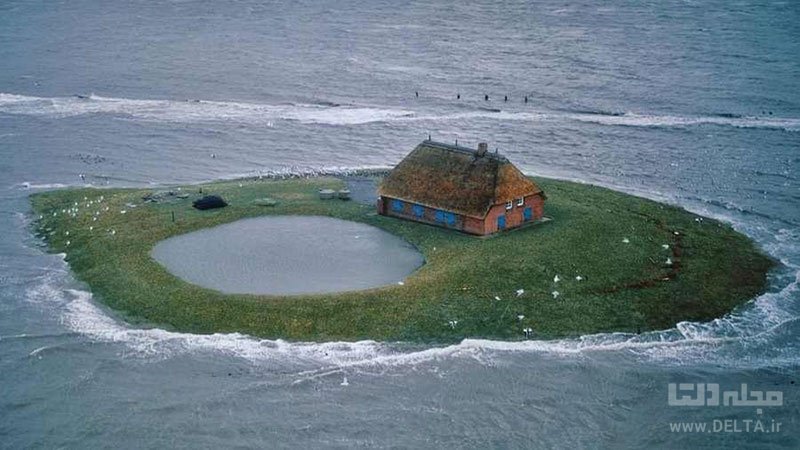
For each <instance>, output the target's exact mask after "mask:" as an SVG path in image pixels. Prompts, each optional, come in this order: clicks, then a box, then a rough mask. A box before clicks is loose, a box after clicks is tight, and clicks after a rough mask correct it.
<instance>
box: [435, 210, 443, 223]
mask: <svg viewBox="0 0 800 450" xmlns="http://www.w3.org/2000/svg"><path fill="white" fill-rule="evenodd" d="M436 221H437V222H444V211H439V210H436Z"/></svg>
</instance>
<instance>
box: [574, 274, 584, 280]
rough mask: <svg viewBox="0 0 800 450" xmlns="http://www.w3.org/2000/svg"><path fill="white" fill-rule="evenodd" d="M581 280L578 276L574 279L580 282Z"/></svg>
mask: <svg viewBox="0 0 800 450" xmlns="http://www.w3.org/2000/svg"><path fill="white" fill-rule="evenodd" d="M581 280H583V277H582V276H580V275H578V276H577V277H575V281H581Z"/></svg>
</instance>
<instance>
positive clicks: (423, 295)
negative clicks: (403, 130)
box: [31, 172, 774, 342]
mask: <svg viewBox="0 0 800 450" xmlns="http://www.w3.org/2000/svg"><path fill="white" fill-rule="evenodd" d="M382 175H385V174H382V173H380V172H375V173H366V174H361V180H362V181H363V180H364V179H367V180H370V181H369V183H373V181H375V180H377V179H379V178H380V177H381V176H382ZM536 183H537V184H538V185H539V186H540V187H541V188H542V189H543V190H544V191H546V192H547V206H546V209H545V218H546V219H548V220H543V221H538V222H537V223H536V224H531V225H529V226H524V227H520V228H518V229H515V230H512V231H506V232H503V233H497V234H494V235H491V236H488V237H480V236H472V235H468V234H464V233H461V232H458V231H454V230H449V229H446V228H442V227H436V226H432V225H429V224H425V223H419V222H414V221H408V220H400V219H397V218H393V217H387V216H384V215H379V214H377V213H376V208H375V205H374V204H371V203H369V202H358V201H344V200H339V199H336V198H334V199H321V198H320V191H321V190H331V191H334V192H338V191H344V190H345V189H347V188H348V180H347V179H346V178H345V177H334V176H319V177H309V178H302V177H298V178H291V179H268V178H263V179H262V178H260V177H257V178H248V179H241V180H234V181H222V182H216V183H209V184H202V185H191V186H180V187H178V186H176V187H173V188H171V189H170V190H161V191H154V190H152V189H95V188H75V189H64V190H57V191H49V192H40V193H35V194H33V195H31V203H32V205H33V211H34V214H35V216H34V218H35V221H34V229H35V232H36V233H37V234H38V235H40V236H41V237H42V238H43V240H44V241H45V242H46V244H47V246H48V248H49V250H50V251H52V252H57V253H63V254H64V255H65V259H66V261H67V262H68V263H69V265H70V267H71V269H72V270H73V272H74V273H75V276H76V277H77V278H78V279H79V280H80V281H82V282H84V283H86V284H87V285H88V287H89V288H90V289H91V291H92V293H93V294H94V296H95V299H96V300H98V301H101V302H103V303H105V304H106V305H108V306H109V307H111V308H112V309H113V310H115V311H116V312H118V313H119V314H120V315H121V316H122V317H123V318H124V319H125V320H127V321H128V322H130V323H133V324H136V325H138V326H160V327H167V328H169V329H173V330H179V331H185V332H192V333H217V332H241V333H247V334H249V335H253V336H259V337H266V338H283V339H289V340H303V341H327V340H360V339H376V340H390V341H410V342H453V341H457V340H460V339H463V338H467V337H471V338H477V337H482V338H493V339H510V340H517V339H525V338H537V339H548V338H557V337H564V336H575V335H582V334H587V333H597V332H613V331H618V332H629V333H637V332H644V331H647V330H653V329H665V328H669V327H672V326H674V325H675V324H676V323H678V322H680V321H685V320H692V321H702V320H710V319H714V318H717V317H720V316H722V315H724V314H726V313H728V312H729V311H731V310H732V309H733V308H735V307H736V306H738V305H741V304H742V303H744V302H747V301H748V300H750V299H752V298H754V297H755V296H756V295H758V294H759V293H761V292H763V291H764V289H765V286H766V279H767V272H768V271H769V269H770V268H771V267H772V266H773V265H774V261H773V260H772V259H770V258H769V257H768V256H766V255H765V254H764V253H763V252H761V251H760V250H759V249H758V248H757V247H756V246H755V245H754V244H753V242H752V241H750V240H749V239H748V238H747V237H745V236H744V235H742V234H740V233H738V232H736V231H734V230H733V229H732V228H731V227H730V226H728V225H726V224H724V223H721V222H718V221H716V220H712V219H708V218H704V217H701V216H698V215H695V214H692V213H689V212H687V211H685V210H683V209H681V208H678V207H675V206H670V205H666V204H661V203H657V202H654V201H650V200H646V199H643V198H639V197H635V196H631V195H627V194H622V193H619V192H615V191H612V190H609V189H605V188H601V187H596V186H592V185H586V184H578V183H573V182H567V181H558V180H552V179H545V178H538V177H537V179H536ZM372 185H373V186H374V183H373V184H372ZM351 189H353V188H352V186H351ZM353 190H355V189H353ZM208 193H213V194H215V195H219V196H220V197H222V198H224V199H225V201H226V202H227V203H228V206H226V207H223V208H218V209H210V210H198V209H196V208H193V207H192V201H193V200H197V199H200V198H201V197H203V196H204V195H205V194H208ZM265 199H267V200H265ZM264 216H275V217H278V216H322V217H329V218H334V219H340V220H344V221H351V222H358V223H362V224H365V225H369V226H372V227H377V228H379V229H381V230H383V231H385V232H388V233H391V234H393V235H395V236H397V237H399V238H401V239H403V240H404V241H405V242H407V243H409V244H410V245H411V246H413V247H414V248H415V249H416V250H417V251H418V252H420V253H421V255H422V257H423V258H424V264H423V265H421V266H420V267H419V268H418V269H416V270H415V271H413V273H411V274H410V275H409V276H407V277H405V278H404V279H401V280H396V282H392V283H391V284H388V285H384V286H381V287H374V288H370V289H364V290H356V291H346V292H335V293H315V294H300V295H254V294H230V293H223V292H220V291H218V290H213V289H208V288H203V287H200V286H198V285H195V284H191V283H188V282H186V281H184V280H182V279H181V278H179V277H178V276H176V275H173V274H172V273H170V272H169V271H168V270H167V269H166V268H165V267H164V266H162V265H161V264H159V263H158V262H157V261H156V260H155V259H154V258H153V256H152V252H153V249H154V247H155V246H156V245H158V244H159V243H160V242H161V241H163V240H165V239H168V238H173V237H176V236H180V235H184V234H186V233H190V232H194V231H197V230H202V229H206V228H211V227H216V226H220V225H224V224H232V223H234V222H236V221H238V220H240V219H247V218H255V217H264ZM263 232H264V233H269V232H270V230H269V229H264V230H263ZM319 232H320V233H324V232H325V230H319ZM329 237H330V239H340V238H341V236H337V235H335V234H332V235H330V236H329ZM187 257H190V256H187ZM275 257H277V258H279V257H280V255H279V254H276V255H275ZM350 258H353V256H350ZM344 264H346V261H344V262H342V263H341V264H339V266H340V267H330V271H331V273H333V274H338V275H340V276H343V277H350V276H353V275H352V274H348V272H347V270H346V267H344ZM221 269H224V268H221Z"/></svg>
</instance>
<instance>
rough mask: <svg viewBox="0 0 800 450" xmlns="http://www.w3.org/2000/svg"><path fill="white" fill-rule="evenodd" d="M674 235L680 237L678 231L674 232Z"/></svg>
mask: <svg viewBox="0 0 800 450" xmlns="http://www.w3.org/2000/svg"><path fill="white" fill-rule="evenodd" d="M672 234H674V235H675V236H677V235H679V234H680V233H679V232H677V231H673V232H672Z"/></svg>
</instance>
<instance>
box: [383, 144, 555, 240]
mask: <svg viewBox="0 0 800 450" xmlns="http://www.w3.org/2000/svg"><path fill="white" fill-rule="evenodd" d="M487 150H488V146H487V144H486V143H480V144H478V149H477V150H473V149H470V148H465V147H459V146H457V145H450V144H443V143H440V142H433V141H431V140H426V141H423V142H422V143H421V144H419V145H418V146H417V147H416V148H415V149H414V150H413V151H412V152H411V153H409V155H408V156H406V157H405V159H403V160H402V161H400V164H398V165H397V167H395V168H394V170H392V171H391V172H390V173H389V175H388V176H387V177H386V178H385V179H384V180H383V182H382V183H381V185H380V187H379V189H378V196H379V198H378V213H379V214H382V215H386V216H394V217H400V218H403V219H409V220H415V221H418V222H425V223H429V224H433V225H438V226H441V227H445V228H452V229H455V230H459V231H463V232H465V233H470V234H477V235H487V234H492V233H496V232H498V231H502V230H507V229H510V228H515V227H519V226H521V225H524V224H525V223H530V222H534V221H536V220H539V219H541V218H542V215H543V214H544V201H545V198H546V197H545V195H544V191H542V190H541V189H540V188H539V186H537V185H536V183H534V182H533V181H532V180H530V179H529V178H528V177H526V176H525V175H523V174H522V172H520V171H519V169H517V168H516V167H515V166H514V165H513V164H511V162H509V160H508V159H506V158H505V157H504V156H502V155H499V154H497V153H489V152H488V151H487Z"/></svg>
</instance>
